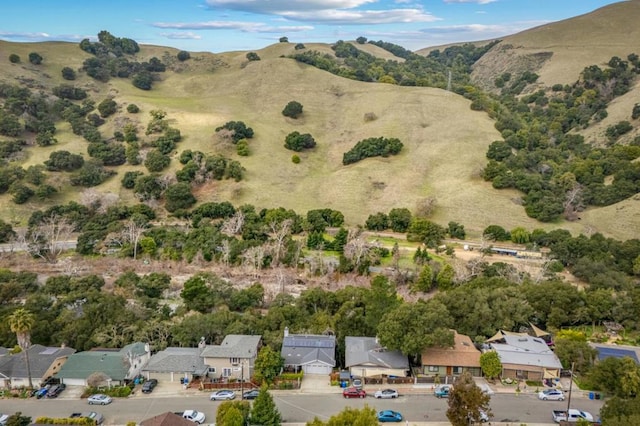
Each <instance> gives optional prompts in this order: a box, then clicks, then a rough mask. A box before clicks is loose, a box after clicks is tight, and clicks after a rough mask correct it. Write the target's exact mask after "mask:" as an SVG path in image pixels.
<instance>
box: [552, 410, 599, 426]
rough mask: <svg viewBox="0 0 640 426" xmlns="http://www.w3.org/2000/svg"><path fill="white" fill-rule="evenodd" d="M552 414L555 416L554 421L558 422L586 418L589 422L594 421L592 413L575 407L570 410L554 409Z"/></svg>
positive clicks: (571, 421)
mask: <svg viewBox="0 0 640 426" xmlns="http://www.w3.org/2000/svg"><path fill="white" fill-rule="evenodd" d="M551 414H552V416H553V421H554V422H556V423H560V422H568V423H577V422H578V420H580V419H584V420H586V421H588V422H593V416H592V415H591V413H588V412H586V411H582V410H576V409H575V408H570V409H569V411H568V412H567V411H565V410H553V411H552V412H551Z"/></svg>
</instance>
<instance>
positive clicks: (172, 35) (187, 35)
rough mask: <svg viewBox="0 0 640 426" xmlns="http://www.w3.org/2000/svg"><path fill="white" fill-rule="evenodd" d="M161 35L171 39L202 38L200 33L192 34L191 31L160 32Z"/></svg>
mask: <svg viewBox="0 0 640 426" xmlns="http://www.w3.org/2000/svg"><path fill="white" fill-rule="evenodd" d="M160 35H161V36H163V37H166V38H169V39H172V40H200V39H202V36H201V35H198V34H194V33H192V32H186V33H161V34H160Z"/></svg>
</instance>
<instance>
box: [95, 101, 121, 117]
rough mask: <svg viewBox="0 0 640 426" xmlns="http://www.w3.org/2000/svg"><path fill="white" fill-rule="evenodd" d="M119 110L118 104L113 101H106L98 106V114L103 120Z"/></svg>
mask: <svg viewBox="0 0 640 426" xmlns="http://www.w3.org/2000/svg"><path fill="white" fill-rule="evenodd" d="M117 110H118V104H116V101H114V100H113V99H105V100H104V101H102V102H100V103H99V104H98V112H99V113H100V116H101V117H102V118H105V117H108V116H110V115H112V114H115V113H116V111H117Z"/></svg>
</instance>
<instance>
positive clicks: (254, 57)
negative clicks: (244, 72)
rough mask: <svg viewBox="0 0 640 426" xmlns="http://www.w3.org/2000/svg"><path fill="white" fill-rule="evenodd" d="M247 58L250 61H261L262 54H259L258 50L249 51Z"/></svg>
mask: <svg viewBox="0 0 640 426" xmlns="http://www.w3.org/2000/svg"><path fill="white" fill-rule="evenodd" d="M247 59H248V60H249V61H259V60H260V56H258V54H257V53H256V52H249V53H247Z"/></svg>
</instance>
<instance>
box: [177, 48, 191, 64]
mask: <svg viewBox="0 0 640 426" xmlns="http://www.w3.org/2000/svg"><path fill="white" fill-rule="evenodd" d="M190 58H191V55H190V54H189V52H187V51H184V50H181V51H179V52H178V60H179V61H180V62H184V61H186V60H188V59H190Z"/></svg>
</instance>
